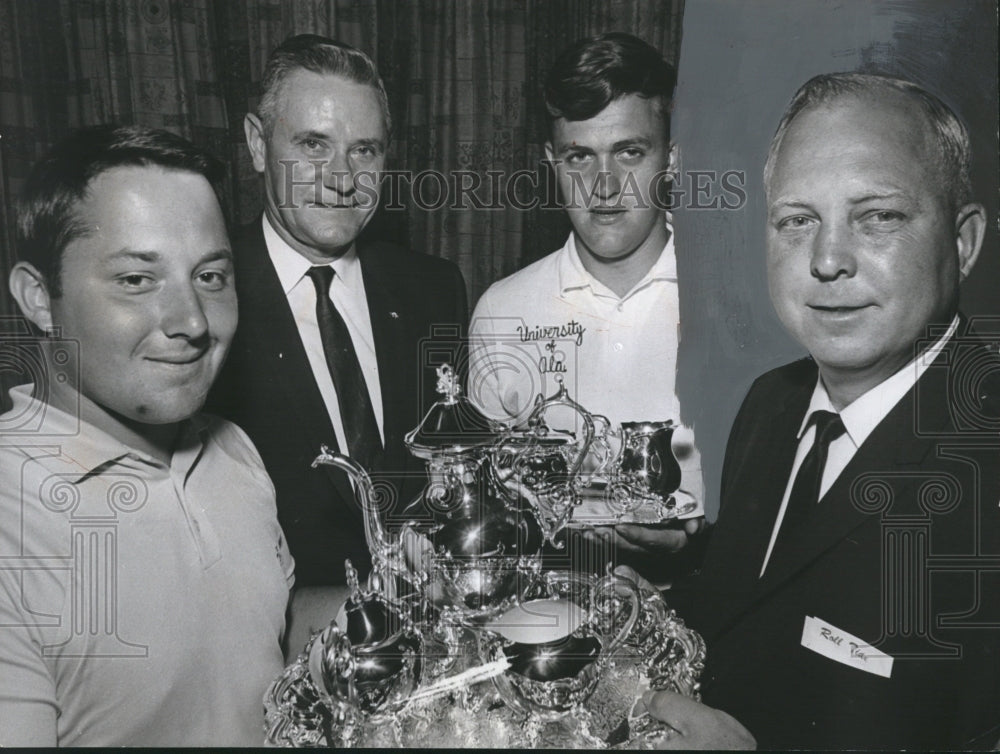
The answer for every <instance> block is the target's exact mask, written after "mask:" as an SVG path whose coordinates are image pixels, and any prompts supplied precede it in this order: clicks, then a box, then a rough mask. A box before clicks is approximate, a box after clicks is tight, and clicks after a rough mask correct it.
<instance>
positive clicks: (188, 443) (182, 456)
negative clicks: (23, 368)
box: [9, 384, 209, 484]
mask: <svg viewBox="0 0 1000 754" xmlns="http://www.w3.org/2000/svg"><path fill="white" fill-rule="evenodd" d="M33 391H34V385H33V384H27V385H18V386H16V387H13V388H11V389H10V391H9V395H10V398H11V401H12V402H13V407H12V408H11V412H10V415H13V416H41V426H40V427H38V429H37V431H33V432H32V433H31V434H30V435H27V436H25V438H24V441H23V442H21V443H20V444H23V445H25V446H27V445H29V444H31V445H34V444H44V445H52V444H54V443H57V444H58V445H59V449H60V458H62V459H65V461H64V463H65V464H66V468H65V469H60V473H61V474H62V475H64V476H65V477H66V478H67V479H68V480H69V481H71V482H72V483H74V484H76V483H78V482H81V481H83V480H84V479H86V478H87V477H89V476H90V475H92V474H94V473H98V472H99V471H100V470H101V469H102V468H104V467H106V466H107V465H109V464H111V463H114V462H117V461H121V460H123V459H125V458H126V457H129V458H133V459H135V460H136V461H140V462H142V463H145V464H149V465H151V466H157V467H160V468H163V464H162V463H161V462H160V461H159V460H157V459H156V458H154V457H153V456H151V455H149V454H148V453H144V452H142V451H140V450H136V449H135V448H132V447H130V446H128V445H125V444H124V443H123V442H121V441H119V440H117V439H115V438H114V437H113V436H111V435H109V434H108V433H107V432H105V431H104V430H102V429H98V428H97V427H95V426H94V425H93V424H89V423H88V422H85V421H83V420H82V419H78V418H77V417H76V416H74V415H73V414H71V413H68V412H66V411H63V410H62V409H61V408H59V407H57V406H53V405H52V404H49V403H44V402H43V401H40V400H38V399H36V398H34V397H33V396H32V393H33ZM208 424H209V420H208V418H207V417H205V416H202V415H200V414H197V415H195V416H193V417H191V418H190V419H188V420H186V421H184V422H183V423H182V424H181V428H180V432H179V439H178V443H177V448H176V449H175V452H174V459H175V460H177V461H180V462H181V463H182V465H183V466H184V467H185V468H184V470H185V471H187V470H189V469H190V467H191V466H193V465H194V463H195V461H196V460H197V457H198V456H199V455H200V454H201V450H202V448H203V445H204V441H205V433H206V432H207V430H208Z"/></svg>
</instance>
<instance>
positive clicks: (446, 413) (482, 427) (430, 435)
mask: <svg viewBox="0 0 1000 754" xmlns="http://www.w3.org/2000/svg"><path fill="white" fill-rule="evenodd" d="M437 376H438V382H437V391H438V393H440V394H441V395H442V396H444V397H443V398H442V399H441V400H439V401H437V402H436V403H435V404H434V405H433V406H431V408H430V410H429V411H428V412H427V414H426V415H425V416H424V418H423V419H422V420H421V421H420V424H418V425H417V427H416V429H414V430H412V431H411V432H409V433H408V434H407V435H406V438H405V442H406V446H407V447H408V448H409V449H410V452H411V453H413V454H414V455H415V456H417V457H418V458H425V459H426V458H430V457H431V456H432V455H434V454H438V453H450V454H456V455H457V454H461V453H466V452H468V451H470V450H472V449H474V448H481V447H485V446H488V445H492V444H493V443H495V442H496V441H497V438H498V437H499V436H500V433H501V432H503V431H504V429H505V428H504V427H503V425H501V424H500V423H499V422H494V421H492V420H491V419H489V418H488V417H487V416H486V415H485V414H483V412H482V411H480V410H479V409H478V408H477V407H476V406H475V405H474V404H473V403H472V401H470V400H469V399H468V398H466V397H465V396H464V395H462V386H461V385H460V384H459V380H458V375H456V374H455V370H454V369H452V368H451V365H450V364H442V365H441V366H439V367H438V368H437Z"/></svg>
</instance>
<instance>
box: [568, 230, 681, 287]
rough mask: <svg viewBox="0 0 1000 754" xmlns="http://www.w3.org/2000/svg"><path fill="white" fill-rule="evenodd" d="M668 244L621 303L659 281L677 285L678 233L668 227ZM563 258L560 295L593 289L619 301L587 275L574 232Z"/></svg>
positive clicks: (570, 236) (571, 234)
mask: <svg viewBox="0 0 1000 754" xmlns="http://www.w3.org/2000/svg"><path fill="white" fill-rule="evenodd" d="M667 233H668V237H667V243H666V245H665V246H664V247H663V251H662V252H661V253H660V256H659V258H657V260H656V262H654V263H653V266H652V267H650V268H649V271H648V272H647V273H646V274H645V276H643V278H642V280H640V281H639V282H638V283H636V284H635V285H634V286H633V287H632V290H630V291H629V292H628V293H626V294H625V295H624V296H622V297H621V299H622V300H623V301H624V300H625V299H627V298H628V297H629V296H631V295H632V294H633V293H635V292H636V291H638V290H639V289H641V288H644V287H645V286H647V285H649V284H650V283H652V282H653V281H656V280H671V281H674V282H676V281H677V258H676V256H675V253H674V232H673V228H672V227H671V226H670V225H669V224H668V225H667ZM562 252H563V253H562V255H561V256H560V258H559V267H558V270H559V291H560V293H562V294H566V293H568V292H569V291H572V290H577V289H581V288H587V287H589V288H591V290H593V291H594V292H595V293H598V292H599V293H602V294H604V295H607V296H614V297H615V298H618V296H617V295H616V294H614V293H613V292H612V291H611V290H610V289H609V288H608V287H607V286H606V285H604V284H603V283H602V282H600V281H599V280H598V279H597V278H595V277H594V276H593V275H591V274H590V273H589V272H587V270H586V268H585V267H584V266H583V262H582V261H581V260H580V252H579V251H578V250H577V248H576V235H575V234H574V233H572V232H570V234H569V239H568V240H567V241H566V245H565V246H563V248H562Z"/></svg>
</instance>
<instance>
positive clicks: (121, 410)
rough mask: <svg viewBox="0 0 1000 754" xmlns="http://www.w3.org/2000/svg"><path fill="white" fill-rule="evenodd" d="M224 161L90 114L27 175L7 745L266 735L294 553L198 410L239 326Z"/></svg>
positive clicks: (12, 433) (0, 587) (7, 484)
mask: <svg viewBox="0 0 1000 754" xmlns="http://www.w3.org/2000/svg"><path fill="white" fill-rule="evenodd" d="M220 174H221V166H220V165H218V164H217V163H216V161H215V160H214V159H213V158H212V157H211V156H210V155H208V154H207V153H205V152H202V151H201V150H199V149H196V148H195V147H194V145H192V144H190V143H188V142H186V141H185V140H184V139H181V138H180V137H178V136H175V135H173V134H170V133H167V132H165V131H156V130H152V129H147V128H142V127H138V126H128V127H118V128H116V127H112V126H94V127H90V128H86V129H81V130H79V131H77V132H75V133H73V134H71V135H69V136H68V137H67V138H66V139H64V140H63V141H62V142H60V143H59V144H58V145H57V146H56V147H55V148H54V149H53V151H52V152H50V153H49V155H47V156H46V157H45V158H43V159H42V160H41V161H40V162H39V164H38V165H36V166H35V169H34V170H33V172H32V174H31V175H30V176H29V178H28V180H27V181H26V185H25V189H24V192H23V195H22V197H21V200H20V202H19V206H18V253H19V261H18V262H17V264H16V265H15V266H14V268H13V270H12V272H11V274H10V288H11V292H12V294H13V296H14V298H15V300H16V301H17V303H18V305H19V307H20V309H21V311H22V312H23V314H24V316H25V317H26V318H27V319H28V320H30V321H31V322H32V323H33V324H34V326H35V327H37V328H38V330H39V331H40V332H41V333H44V335H42V336H40V337H38V338H36V339H32V338H29V337H24V338H20V339H17V340H15V339H13V338H11V339H8V338H7V337H5V338H4V341H3V343H2V345H3V347H4V352H5V353H6V354H7V357H8V359H9V358H10V357H11V356H12V355H13V357H14V358H15V359H18V360H19V361H20V362H21V363H23V364H25V365H27V366H28V367H29V369H30V371H32V372H33V373H34V378H35V379H34V384H33V385H23V386H19V387H16V388H14V389H13V390H12V391H11V397H12V400H13V408H12V409H11V410H10V411H8V412H7V413H5V414H3V415H2V416H0V520H2V522H3V524H2V526H0V746H18V745H22V746H23V745H33V746H53V745H57V744H58V745H60V746H139V745H143V746H155V745H161V746H199V745H200V746H206V745H214V746H219V745H227V746H231V745H261V744H263V742H264V732H263V716H262V709H261V700H262V697H263V694H264V692H265V690H266V689H267V685H268V683H269V682H270V681H271V680H273V679H274V678H275V677H276V676H277V674H278V673H280V672H281V669H282V667H283V665H284V662H283V657H282V647H281V637H282V633H283V631H284V629H285V611H286V606H287V605H288V601H289V589H290V587H291V584H292V578H293V576H292V571H293V562H292V558H291V556H290V555H289V553H288V548H287V547H286V546H285V540H284V537H283V535H282V532H281V529H280V527H279V526H278V520H277V516H276V512H275V502H274V486H273V485H272V484H271V481H270V479H269V478H268V476H267V473H266V472H265V470H264V466H263V464H262V463H261V460H260V456H259V455H258V454H257V451H256V450H255V449H254V447H253V445H252V444H251V442H250V440H249V439H248V438H247V436H246V435H245V434H244V433H243V432H242V430H240V429H239V428H238V427H236V426H235V425H234V424H231V423H229V422H227V421H224V420H221V419H218V418H216V417H212V416H208V415H204V414H200V413H199V410H200V408H201V406H202V404H203V403H204V401H205V396H206V394H207V393H208V389H209V386H210V385H211V384H212V381H213V380H214V379H215V377H216V375H217V374H218V371H219V368H220V367H221V365H222V361H223V359H224V358H225V356H226V351H227V350H228V348H229V344H230V341H231V340H232V337H233V332H234V330H235V329H236V317H237V307H236V293H235V289H234V287H233V262H232V251H231V249H230V245H229V240H228V238H227V236H226V227H225V222H224V220H223V216H222V211H221V209H220V207H219V203H218V200H217V199H216V195H215V192H214V191H213V188H212V184H211V181H212V180H214V179H215V178H216V177H218V176H219V175H220ZM8 363H9V361H8ZM332 612H333V610H330V613H331V614H332ZM299 646H300V647H301V644H300V645H299Z"/></svg>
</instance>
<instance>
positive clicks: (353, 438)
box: [307, 267, 382, 470]
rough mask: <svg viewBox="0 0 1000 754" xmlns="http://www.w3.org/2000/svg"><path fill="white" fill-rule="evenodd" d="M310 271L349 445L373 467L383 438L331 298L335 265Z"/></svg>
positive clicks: (354, 454) (365, 464)
mask: <svg viewBox="0 0 1000 754" xmlns="http://www.w3.org/2000/svg"><path fill="white" fill-rule="evenodd" d="M307 274H308V275H309V277H310V278H312V281H313V284H314V285H315V286H316V321H317V322H318V323H319V335H320V338H322V340H323V353H324V354H325V355H326V363H327V366H329V368H330V376H331V377H332V378H333V386H334V388H336V390H337V403H338V404H340V418H341V420H342V421H343V422H344V434H345V435H346V437H347V447H348V448H349V453H350V456H351V458H353V459H354V460H355V461H357V462H358V463H359V464H361V465H362V466H363V467H365V469H368V470H371V468H372V465H373V464H374V462H375V460H376V458H377V455H378V453H379V452H380V451H381V450H382V441H381V439H380V437H379V433H378V424H377V423H376V421H375V410H374V409H373V408H372V402H371V398H370V396H369V395H368V387H367V386H366V384H365V376H364V373H363V372H362V371H361V363H360V362H359V361H358V354H357V353H356V352H355V351H354V343H353V342H352V341H351V334H350V332H349V331H348V330H347V323H346V322H344V318H343V317H341V316H340V312H338V311H337V310H336V308H334V306H333V302H332V301H330V282H331V281H332V280H333V275H334V272H333V268H332V267H310V268H309V272H308V273H307Z"/></svg>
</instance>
